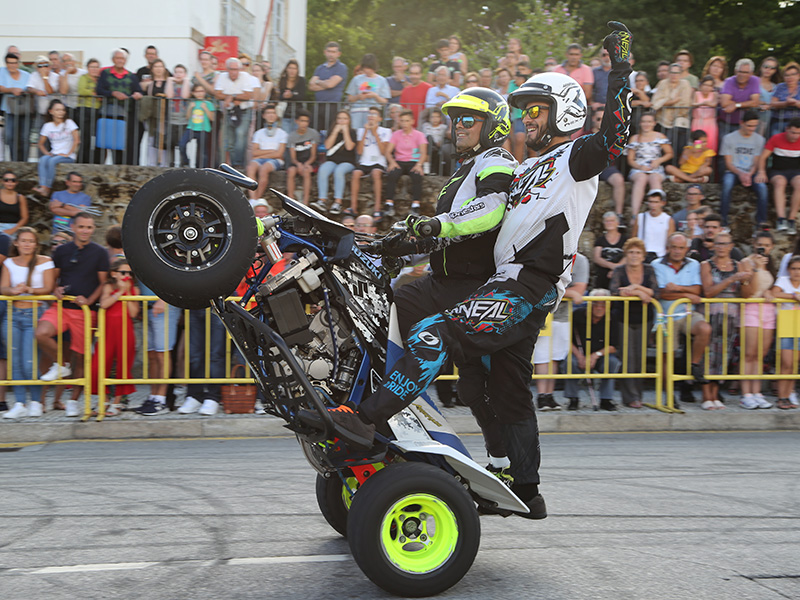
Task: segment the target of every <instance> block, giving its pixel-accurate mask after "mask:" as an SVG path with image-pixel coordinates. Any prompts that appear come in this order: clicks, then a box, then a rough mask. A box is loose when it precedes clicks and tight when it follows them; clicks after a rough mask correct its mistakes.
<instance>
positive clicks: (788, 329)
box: [666, 298, 800, 406]
mask: <svg viewBox="0 0 800 600" xmlns="http://www.w3.org/2000/svg"><path fill="white" fill-rule="evenodd" d="M748 304H756V305H759V306H768V305H770V304H772V305H776V304H777V305H779V306H778V307H776V308H777V310H778V317H780V313H781V308H780V305H782V304H787V305H791V304H796V302H795V301H793V300H786V299H779V300H765V299H764V298H703V299H701V306H702V309H701V310H702V313H703V316H704V318H705V319H706V321H707V322H708V323H709V324H710V323H711V318H710V317H711V315H712V308H711V307H712V306H714V305H723V309H722V310H723V312H722V315H723V317H727V316H728V315H729V314H731V312H732V311H731V308H730V307H732V306H737V307H738V311H737V312H738V320H739V325H738V334H739V340H740V344H739V372H738V374H737V373H730V372H728V363H729V362H730V358H731V357H730V355H729V352H728V349H727V348H728V344H727V342H728V341H729V336H730V335H733V334H734V333H735V332H732V331H730V325H729V324H728V319H727V318H723V319H722V330H721V331H720V332H715V331H713V329H712V332H711V336H712V339H713V338H714V336H715V335H716V336H719V338H718V339H720V340H721V341H722V342H723V343H722V358H721V369H722V372H721V373H719V374H710V373H709V371H710V368H711V351H710V349H709V348H706V349H705V351H704V353H703V367H704V372H705V377H706V379H708V380H710V381H743V380H744V381H751V380H754V381H763V380H767V381H773V380H786V379H800V373H798V369H797V363H798V360H797V359H798V351H799V350H800V349H798V348H797V347H796V345H795V348H794V352H795V359H794V361H793V365H794V367H795V368H794V370H793V371H792V372H791V373H781V361H780V340H781V339H782V337H789V338H792V339H794V338H796V337H800V335H788V334H795V333H800V330H796V329H795V325H796V323H797V321H796V316H795V318H794V319H792V320H791V321H786V325H785V326H784V329H785V331H784V332H783V333H786V334H787V335H784V336H781V330H780V328H779V327H780V323H779V322H776V326H775V329H774V331H775V338H774V340H773V342H772V343H773V344H774V345H775V349H776V358H775V373H773V374H765V373H764V360H763V357H764V355H765V352H766V351H767V350H769V348H765V347H764V339H763V335H762V332H763V331H764V329H762V328H760V327H759V328H758V329H759V332H758V334H757V335H758V346H757V352H758V357H759V358H758V372H757V373H746V372H745V343H744V340H745V330H746V327H745V318H744V312H745V306H746V305H748ZM687 310H688V311H690V312H691V310H692V305H691V304H690V303H689V301H688V300H687V299H681V300H676V301H675V302H674V303H673V305H672V306H670V310H669V313H668V314H667V315H666V316H667V335H666V338H667V352H668V354H669V355H674V353H675V350H676V344H677V343H678V342H679V340H678V339H677V336H676V335H675V329H674V328H675V324H674V322H675V320H676V318H680V315H681V314H682V313H685V312H686V311H687ZM791 312H796V313H798V314H800V311H795V310H792V311H791ZM759 323H763V318H762V317H761V315H759ZM686 346H687V348H688V350H687V352H686V369H687V374H686V375H683V374H676V373H675V369H674V362H673V361H671V360H668V361H667V365H666V368H667V369H666V379H667V383H666V392H667V398H668V404H669V405H670V406H671V405H672V403H673V395H674V389H675V382H677V381H690V380H692V379H693V377H692V376H691V375H690V374H689V373H691V331H689V328H687V331H686Z"/></svg>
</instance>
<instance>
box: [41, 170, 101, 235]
mask: <svg viewBox="0 0 800 600" xmlns="http://www.w3.org/2000/svg"><path fill="white" fill-rule="evenodd" d="M65 183H66V184H67V189H65V190H61V191H60V192H56V193H54V194H53V197H52V198H51V199H50V210H51V212H52V213H53V215H54V216H53V233H55V232H57V231H72V227H71V224H72V218H73V217H74V216H75V215H77V214H78V213H79V212H81V211H82V210H83V209H84V208H85V207H87V206H91V205H92V198H91V196H89V194H87V193H85V192H83V191H82V190H83V177H82V176H81V174H80V173H78V172H77V171H70V172H69V174H68V175H67V179H66V180H65Z"/></svg>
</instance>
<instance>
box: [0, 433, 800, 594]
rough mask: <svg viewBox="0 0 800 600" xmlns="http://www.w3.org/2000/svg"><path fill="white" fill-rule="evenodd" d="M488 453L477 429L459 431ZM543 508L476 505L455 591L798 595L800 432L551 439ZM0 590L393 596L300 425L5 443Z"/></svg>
mask: <svg viewBox="0 0 800 600" xmlns="http://www.w3.org/2000/svg"><path fill="white" fill-rule="evenodd" d="M465 440H466V442H467V445H468V447H469V448H470V451H472V452H473V453H474V454H476V455H480V454H481V453H480V439H479V438H478V437H476V436H467V437H466V438H465ZM542 448H543V468H542V477H543V480H544V484H543V486H542V492H543V493H544V495H545V497H546V499H547V503H548V508H549V513H550V516H549V517H548V519H547V520H545V521H539V522H533V521H527V520H523V519H520V518H509V519H502V518H500V517H484V518H482V521H481V524H482V543H481V549H480V552H479V553H478V556H477V558H476V561H475V564H474V565H473V567H472V569H471V571H470V572H469V573H468V574H467V576H466V577H465V578H464V579H463V580H462V581H461V582H460V583H459V584H458V585H456V586H455V587H453V588H452V589H450V590H449V591H448V592H446V593H444V594H442V595H441V597H443V598H451V599H486V598H497V599H506V598H508V599H512V598H513V599H526V600H527V599H543V600H561V599H565V600H567V599H568V600H580V599H585V598H591V599H606V598H608V599H612V598H613V599H614V600H621V599H648V600H650V599H659V600H660V599H669V600H677V599H683V598H686V599H692V600H701V599H713V600H719V599H727V598H736V599H737V600H745V599H776V598H800V551H798V546H799V545H800V432H774V433H746V432H742V433H705V434H696V433H694V434H693V433H686V434H674V433H663V434H614V435H563V434H555V435H545V436H543V437H542ZM0 498H2V509H1V510H0V598H2V599H3V600H23V599H24V600H30V599H34V598H47V599H48V600H56V599H61V598H65V599H67V598H68V599H76V598H81V599H93V598H104V599H106V598H141V599H147V600H161V599H164V600H167V599H169V600H174V599H179V598H191V599H205V598H209V599H211V598H213V599H217V600H219V599H221V600H227V599H249V598H279V599H302V600H308V599H314V600H318V599H327V598H330V599H336V600H341V599H349V598H369V599H371V598H385V597H388V595H387V594H385V593H384V592H383V591H381V590H380V589H378V588H377V587H375V586H374V585H373V584H372V583H371V582H369V581H368V580H367V579H366V578H365V577H364V576H363V575H362V573H361V572H360V570H359V569H358V567H357V566H356V565H355V563H354V562H353V560H352V558H351V557H350V554H349V548H348V545H347V542H346V540H344V539H343V538H341V537H339V536H338V535H337V534H336V533H335V532H334V531H333V530H332V529H330V527H329V526H328V525H327V523H326V522H325V521H324V519H323V518H322V516H321V515H320V514H319V511H318V509H317V506H316V501H315V497H314V472H313V471H312V470H311V468H310V467H308V466H307V464H306V463H305V461H304V459H303V457H302V455H301V453H300V449H299V447H298V445H297V443H296V442H295V440H294V439H293V438H264V439H246V440H208V439H205V440H176V441H163V440H162V441H141V442H83V443H78V442H69V443H57V444H50V445H46V446H29V447H26V448H24V449H22V450H18V451H13V452H9V451H3V452H0Z"/></svg>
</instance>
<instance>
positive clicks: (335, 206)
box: [328, 202, 342, 215]
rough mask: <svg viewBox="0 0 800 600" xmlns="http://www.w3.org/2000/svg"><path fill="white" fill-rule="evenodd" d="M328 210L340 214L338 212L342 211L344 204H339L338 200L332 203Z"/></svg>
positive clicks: (333, 213)
mask: <svg viewBox="0 0 800 600" xmlns="http://www.w3.org/2000/svg"><path fill="white" fill-rule="evenodd" d="M328 212H329V213H330V214H332V215H338V214H341V212H342V205H341V204H339V203H338V202H334V203H333V204H331V207H330V209H329V210H328Z"/></svg>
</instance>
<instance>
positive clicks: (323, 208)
mask: <svg viewBox="0 0 800 600" xmlns="http://www.w3.org/2000/svg"><path fill="white" fill-rule="evenodd" d="M311 208H315V209H317V210H318V211H320V212H321V213H322V214H323V215H324V214H325V213H326V212H328V207H327V206H325V203H324V202H323V201H322V200H317V201H316V202H312V203H311Z"/></svg>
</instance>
